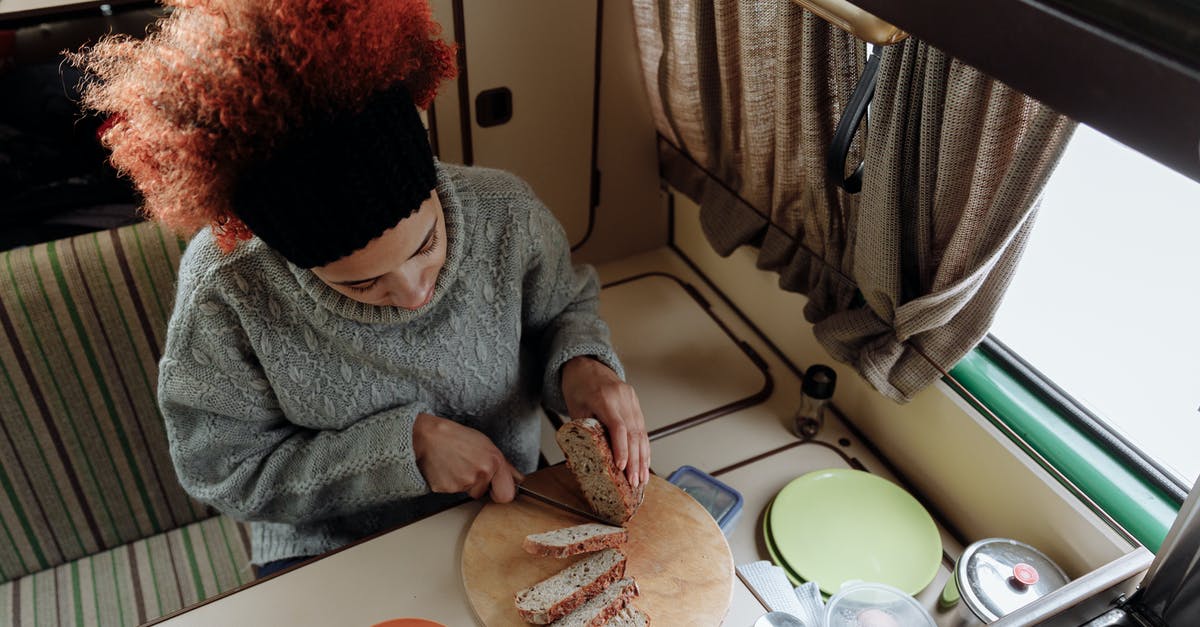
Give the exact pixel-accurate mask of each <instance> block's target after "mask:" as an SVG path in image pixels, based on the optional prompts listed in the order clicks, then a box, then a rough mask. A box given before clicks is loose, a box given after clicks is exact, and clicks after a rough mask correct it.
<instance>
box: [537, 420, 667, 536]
mask: <svg viewBox="0 0 1200 627" xmlns="http://www.w3.org/2000/svg"><path fill="white" fill-rule="evenodd" d="M555 439H556V440H557V441H558V446H559V447H560V448H561V449H562V451H563V454H565V455H566V456H567V466H568V467H570V469H571V473H572V474H574V475H575V479H576V480H577V481H579V487H580V489H581V490H582V491H583V496H584V497H586V498H587V501H588V503H589V504H590V505H591V506H592V511H594V512H596V515H597V516H599V517H601V518H603V519H604V520H607V521H608V522H610V523H612V524H614V525H623V524H625V523H626V522H628V521H629V519H630V518H633V515H634V513H635V512H637V508H638V506H639V505H641V504H642V497H643V496H644V494H645V488H646V485H645V484H642V485H641V486H639V487H638V489H636V490H635V489H633V488H632V487H630V485H629V480H628V479H626V478H625V473H623V472H621V471H620V470H619V469H618V468H617V464H616V463H615V462H614V461H613V455H612V449H611V448H609V445H608V435H607V433H606V432H605V430H604V425H602V424H600V421H599V420H596V419H595V418H584V419H582V420H571V421H569V422H567V423H566V424H564V425H563V426H562V427H560V428H559V430H558V433H557V434H555Z"/></svg>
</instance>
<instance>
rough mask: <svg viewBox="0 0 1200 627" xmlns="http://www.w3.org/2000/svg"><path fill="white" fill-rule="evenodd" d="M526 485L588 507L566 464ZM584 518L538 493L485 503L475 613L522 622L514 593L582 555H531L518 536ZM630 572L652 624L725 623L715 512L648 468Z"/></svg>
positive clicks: (723, 545) (473, 576)
mask: <svg viewBox="0 0 1200 627" xmlns="http://www.w3.org/2000/svg"><path fill="white" fill-rule="evenodd" d="M525 485H527V486H528V487H529V488H531V489H533V490H535V491H538V492H541V493H542V494H545V495H546V496H549V497H551V498H554V499H555V500H558V501H560V502H563V503H566V504H568V505H572V506H575V507H578V508H580V509H583V510H587V509H588V506H587V503H586V502H585V501H584V500H583V496H582V495H581V494H580V492H579V486H578V484H577V483H576V482H575V477H574V476H573V475H571V471H570V470H569V469H568V468H567V467H566V466H565V465H561V464H560V465H557V466H551V467H550V468H545V469H542V470H539V471H538V472H535V473H533V474H531V475H529V476H528V477H527V478H526V483H525ZM585 522H591V521H587V520H581V519H579V518H577V517H575V516H573V515H571V514H570V513H567V512H563V511H560V510H558V509H555V508H554V507H551V506H549V505H546V504H544V503H541V502H539V501H536V500H534V499H531V498H528V497H525V496H517V499H516V500H515V501H513V502H512V503H506V504H499V503H488V504H487V505H485V506H484V507H483V509H482V510H480V512H479V515H478V516H476V517H475V521H474V522H473V523H472V524H471V528H470V530H468V531H467V538H466V540H465V541H464V544H463V553H462V575H463V585H464V586H465V587H466V590H467V598H469V599H470V601H471V606H472V608H473V609H474V610H475V615H476V616H477V617H478V618H479V620H480V621H481V622H482V623H483V624H484V625H487V627H507V626H509V625H524V624H525V623H524V622H523V621H522V620H521V618H520V616H519V615H518V614H517V610H516V607H515V606H514V605H513V595H515V594H516V593H517V591H519V590H523V589H525V588H527V587H529V586H531V585H533V584H535V583H537V582H539V581H541V580H542V579H545V578H547V577H549V576H551V575H553V574H554V573H556V572H558V571H559V570H561V569H563V568H566V567H567V566H569V565H570V564H571V563H573V562H575V561H577V560H579V559H582V558H583V556H575V557H569V558H565V559H558V558H553V557H539V556H535V555H530V554H528V553H526V552H525V551H524V550H523V549H521V542H522V540H524V539H525V536H527V535H529V534H531V533H541V532H543V531H550V530H552V529H558V528H560V527H569V526H571V525H578V524H581V523H585ZM628 528H629V543H628V544H627V545H626V546H625V549H624V551H625V554H626V555H627V556H628V558H629V559H628V562H627V563H626V569H625V572H626V575H627V576H632V577H634V578H635V579H636V580H637V583H638V588H639V589H640V590H641V595H640V596H639V597H637V598H636V599H634V601H633V604H634V605H636V606H638V608H640V609H641V610H642V611H644V612H645V613H646V614H648V615H649V616H650V620H651V624H652V625H659V626H668V625H689V626H692V625H696V626H700V625H720V624H721V621H722V620H723V619H724V618H725V614H726V613H727V612H728V611H729V604H730V602H731V601H732V600H733V555H732V554H731V553H730V552H729V544H728V543H727V542H726V541H725V536H724V534H722V533H721V528H720V527H718V526H717V523H716V521H714V520H713V518H712V516H711V515H709V513H708V512H707V511H706V510H705V509H704V508H703V507H702V506H701V505H700V504H699V503H697V502H696V501H695V499H693V498H692V497H690V496H688V495H687V493H685V492H684V491H683V490H680V489H679V488H677V487H676V486H674V485H673V484H671V483H669V482H667V481H666V480H664V479H662V478H660V477H656V476H651V477H650V483H649V484H648V485H647V486H646V497H645V500H644V501H643V502H642V506H641V508H640V509H639V510H638V513H637V515H636V516H634V517H633V520H632V521H630V523H629V525H628Z"/></svg>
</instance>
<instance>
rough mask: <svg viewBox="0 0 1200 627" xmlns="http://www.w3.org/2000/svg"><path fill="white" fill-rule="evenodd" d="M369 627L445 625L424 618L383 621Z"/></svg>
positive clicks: (431, 626) (427, 626) (429, 626)
mask: <svg viewBox="0 0 1200 627" xmlns="http://www.w3.org/2000/svg"><path fill="white" fill-rule="evenodd" d="M371 627H446V626H445V625H443V624H441V623H439V622H435V621H431V620H426V619H424V618H393V619H391V620H385V621H383V622H382V623H375V624H374V625H371Z"/></svg>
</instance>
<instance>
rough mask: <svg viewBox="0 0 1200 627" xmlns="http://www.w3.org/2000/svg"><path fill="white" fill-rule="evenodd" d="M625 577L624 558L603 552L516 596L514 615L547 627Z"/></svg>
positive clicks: (618, 553)
mask: <svg viewBox="0 0 1200 627" xmlns="http://www.w3.org/2000/svg"><path fill="white" fill-rule="evenodd" d="M624 575H625V554H624V553H621V552H620V551H618V550H616V549H604V550H603V551H600V552H598V553H595V554H593V555H589V556H587V557H585V558H583V559H582V560H579V561H578V562H575V563H574V564H571V565H570V566H568V567H566V568H564V569H563V570H561V571H559V572H558V573H557V574H555V575H552V576H551V577H549V578H547V579H544V580H542V581H539V582H538V583H536V584H534V585H532V586H530V587H528V588H525V589H524V590H522V591H520V592H518V593H517V594H516V598H515V602H516V605H517V613H518V614H520V615H521V618H522V619H523V620H525V622H528V623H533V624H535V625H548V624H550V623H552V622H554V621H556V620H558V619H560V618H562V617H563V616H566V615H567V614H570V613H571V612H573V611H574V610H575V609H576V608H578V607H579V606H581V605H583V604H584V603H586V602H587V601H588V599H591V598H592V597H594V596H596V595H598V594H600V592H601V591H603V590H604V589H606V588H607V587H608V585H609V584H611V583H612V582H614V581H616V580H617V579H620V578H621V577H623V576H624Z"/></svg>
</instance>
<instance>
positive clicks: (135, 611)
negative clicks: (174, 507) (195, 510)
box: [0, 516, 254, 627]
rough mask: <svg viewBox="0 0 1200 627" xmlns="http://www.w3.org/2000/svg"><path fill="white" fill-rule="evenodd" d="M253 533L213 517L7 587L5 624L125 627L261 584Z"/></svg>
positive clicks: (3, 590) (2, 605)
mask: <svg viewBox="0 0 1200 627" xmlns="http://www.w3.org/2000/svg"><path fill="white" fill-rule="evenodd" d="M249 550H250V541H249V538H248V537H247V536H246V534H245V528H244V527H243V526H241V525H238V524H237V523H235V522H234V521H233V520H232V519H230V518H228V517H225V516H217V517H214V518H209V519H208V520H205V521H203V522H199V523H194V524H191V525H188V526H186V527H183V528H181V529H176V530H174V531H169V532H167V533H164V534H159V535H156V536H153V537H151V538H148V539H146V540H141V541H138V542H133V543H130V544H127V545H125V546H121V547H117V548H115V549H112V550H109V551H105V552H103V553H99V554H97V555H93V556H91V557H85V558H83V559H81V560H76V561H74V562H71V563H69V564H64V565H62V566H59V567H57V568H54V569H50V570H45V571H42V572H40V573H37V574H35V575H29V576H27V577H23V578H21V579H18V580H16V581H10V582H8V583H6V584H0V625H6V626H8V625H11V626H12V627H25V626H30V627H33V626H38V627H40V626H42V625H64V626H65V625H80V626H84V625H86V626H88V627H91V626H93V625H95V626H98V627H108V626H109V625H112V626H115V627H123V626H125V625H136V624H139V623H143V622H145V621H148V620H151V619H154V618H157V617H159V616H163V615H164V614H167V613H170V612H172V611H174V610H177V609H179V608H181V607H184V606H186V605H191V604H193V603H196V602H198V601H202V600H204V599H206V598H208V597H211V596H214V595H215V594H217V593H219V592H222V591H224V590H229V589H231V588H233V587H235V586H238V585H241V584H243V583H249V582H250V581H251V580H252V579H253V578H254V576H253V574H252V573H251V571H250V566H249V564H250V554H249Z"/></svg>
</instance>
